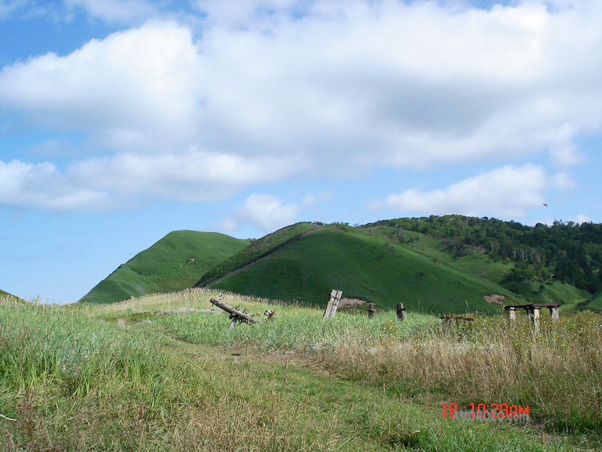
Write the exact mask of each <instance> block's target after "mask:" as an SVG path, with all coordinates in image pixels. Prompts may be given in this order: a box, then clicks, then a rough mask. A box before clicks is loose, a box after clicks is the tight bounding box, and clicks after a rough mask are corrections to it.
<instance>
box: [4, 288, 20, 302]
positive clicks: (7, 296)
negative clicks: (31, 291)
mask: <svg viewBox="0 0 602 452" xmlns="http://www.w3.org/2000/svg"><path fill="white" fill-rule="evenodd" d="M0 298H2V299H4V300H13V301H16V302H19V303H26V301H25V300H23V299H22V298H19V297H17V296H16V295H13V294H12V293H8V292H5V291H3V290H0Z"/></svg>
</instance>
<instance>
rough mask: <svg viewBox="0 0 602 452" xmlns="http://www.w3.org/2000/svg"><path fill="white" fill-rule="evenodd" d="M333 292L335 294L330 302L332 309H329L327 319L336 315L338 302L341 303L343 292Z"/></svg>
mask: <svg viewBox="0 0 602 452" xmlns="http://www.w3.org/2000/svg"><path fill="white" fill-rule="evenodd" d="M333 292H336V293H335V296H334V300H332V307H331V308H330V314H329V317H334V316H335V314H336V313H337V308H338V306H339V301H341V297H342V296H343V292H341V291H340V290H336V291H335V290H333Z"/></svg>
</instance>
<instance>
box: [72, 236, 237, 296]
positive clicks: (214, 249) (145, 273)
mask: <svg viewBox="0 0 602 452" xmlns="http://www.w3.org/2000/svg"><path fill="white" fill-rule="evenodd" d="M248 244H249V241H248V240H240V239H235V238H232V237H229V236H227V235H223V234H218V233H213V232H196V231H174V232H171V233H169V234H168V235H167V236H165V237H164V238H163V239H161V240H159V241H158V242H157V243H155V244H154V245H152V246H151V247H150V248H148V249H147V250H145V251H142V252H141V253H139V254H137V255H136V256H135V257H133V258H132V259H131V260H129V261H128V262H127V263H126V264H123V265H121V266H119V268H117V269H116V270H115V271H114V272H113V273H111V275H109V276H108V277H107V278H105V279H104V280H103V281H101V282H100V283H98V284H97V285H96V286H95V287H94V288H93V289H92V290H91V291H90V292H89V293H88V294H86V295H85V296H84V297H83V298H82V300H81V301H86V302H91V303H114V302H117V301H122V300H126V299H128V298H130V297H137V296H141V295H145V294H150V293H162V292H173V291H178V290H182V289H185V288H188V287H192V286H193V285H194V283H195V282H196V281H198V279H199V278H200V277H201V276H202V275H203V274H204V273H205V272H206V271H208V270H210V269H211V268H213V267H215V266H216V265H218V264H219V263H221V262H223V261H224V260H225V259H227V258H228V257H230V256H231V255H233V254H235V253H236V252H238V251H240V250H241V249H243V248H245V247H247V245H248Z"/></svg>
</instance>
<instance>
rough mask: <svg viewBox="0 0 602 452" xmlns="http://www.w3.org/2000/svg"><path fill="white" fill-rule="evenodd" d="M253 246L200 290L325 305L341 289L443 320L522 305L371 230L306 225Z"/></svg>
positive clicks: (479, 280)
mask: <svg viewBox="0 0 602 452" xmlns="http://www.w3.org/2000/svg"><path fill="white" fill-rule="evenodd" d="M252 246H253V248H254V249H253V251H252V252H250V250H249V249H246V250H243V251H242V252H240V253H238V254H236V255H234V256H232V257H231V258H230V259H228V260H226V261H225V262H223V263H222V264H221V265H220V266H219V269H214V270H213V271H211V272H208V273H206V274H205V276H204V277H203V278H202V279H201V280H199V282H198V283H197V284H196V285H197V286H198V287H212V288H218V289H222V290H228V291H231V292H235V293H242V294H248V295H254V296H258V297H266V298H275V299H281V300H284V301H294V300H299V301H303V302H308V303H312V304H318V305H320V304H324V303H325V299H327V297H328V294H329V293H330V290H331V289H333V288H336V289H339V290H342V291H343V295H344V296H345V297H350V298H359V299H362V300H366V301H369V302H373V303H376V304H377V306H378V307H379V308H393V307H394V306H395V304H396V303H399V302H402V303H404V305H405V306H406V308H408V309H412V310H421V311H425V312H431V311H432V312H436V313H442V312H463V311H466V310H473V311H474V310H479V311H490V312H492V311H499V307H498V306H496V305H493V304H491V303H488V302H487V301H486V300H485V296H486V295H487V296H489V295H495V294H497V295H502V296H503V297H506V300H507V301H508V302H518V299H517V297H516V296H515V295H513V294H512V292H510V291H508V290H506V289H504V288H502V287H501V286H500V285H498V284H496V283H494V282H492V281H490V280H488V279H487V278H485V277H482V276H480V275H478V274H474V273H471V272H469V271H466V270H464V269H462V268H460V267H459V266H456V265H453V264H451V263H448V262H444V261H442V260H440V259H437V258H433V257H431V256H428V255H426V254H424V253H422V252H419V251H417V250H416V249H412V248H411V247H409V246H406V245H404V244H403V243H397V242H395V241H393V240H391V239H390V238H388V237H386V236H385V235H383V234H381V233H379V231H372V230H370V229H362V228H353V227H350V226H346V225H336V224H335V225H327V226H320V225H317V224H310V223H299V224H296V225H293V226H289V227H287V228H283V229H281V230H280V231H277V232H275V233H273V234H270V236H266V237H265V238H264V239H260V240H257V241H256V242H254V243H253V245H252ZM431 248H433V247H431ZM483 260H485V259H483Z"/></svg>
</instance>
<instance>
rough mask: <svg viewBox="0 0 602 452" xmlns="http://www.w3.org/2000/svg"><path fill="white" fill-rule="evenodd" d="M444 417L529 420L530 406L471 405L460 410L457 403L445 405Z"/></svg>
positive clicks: (505, 404)
mask: <svg viewBox="0 0 602 452" xmlns="http://www.w3.org/2000/svg"><path fill="white" fill-rule="evenodd" d="M442 405H443V417H444V418H449V419H462V420H465V419H468V420H529V405H527V406H524V407H523V406H522V405H510V404H508V403H489V404H485V403H479V404H476V403H471V404H469V406H468V407H466V409H462V410H459V409H458V405H457V404H456V403H443V404H442Z"/></svg>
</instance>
